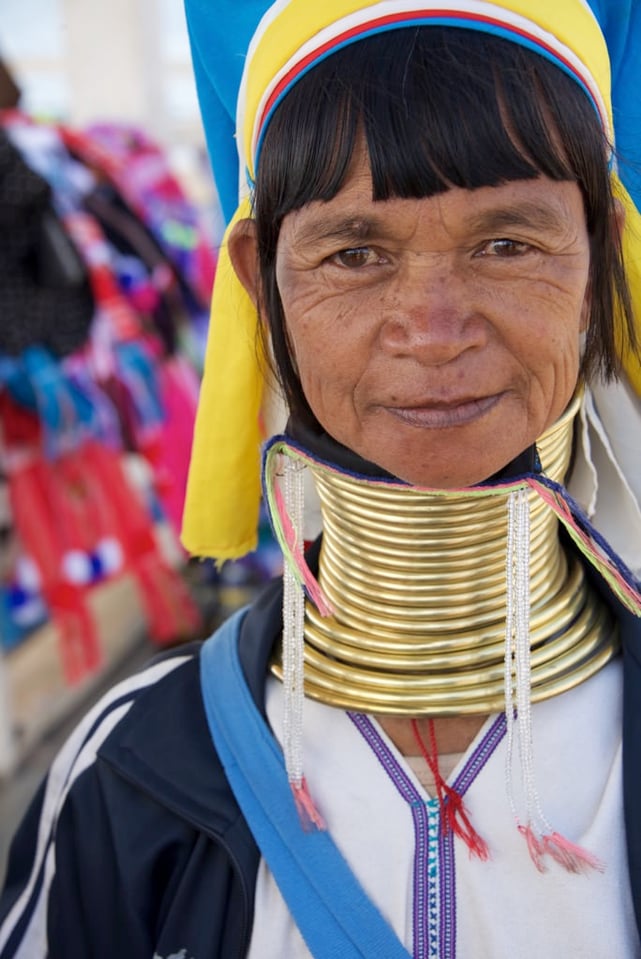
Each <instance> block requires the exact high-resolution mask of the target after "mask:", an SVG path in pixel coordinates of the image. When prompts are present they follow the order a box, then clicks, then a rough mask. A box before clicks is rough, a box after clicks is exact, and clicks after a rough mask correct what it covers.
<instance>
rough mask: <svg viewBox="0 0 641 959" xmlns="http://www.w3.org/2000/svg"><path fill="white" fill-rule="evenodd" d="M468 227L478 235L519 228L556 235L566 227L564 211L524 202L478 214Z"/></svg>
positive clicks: (471, 219) (545, 205)
mask: <svg viewBox="0 0 641 959" xmlns="http://www.w3.org/2000/svg"><path fill="white" fill-rule="evenodd" d="M468 225H469V226H470V228H471V229H472V230H473V231H478V232H479V233H497V232H499V233H500V232H501V230H506V229H510V228H511V227H519V226H522V227H529V228H530V229H531V228H532V227H534V229H537V230H545V231H552V232H554V233H558V232H561V231H563V230H564V229H565V227H566V211H565V209H564V208H557V207H556V206H550V205H548V204H547V203H530V202H528V201H524V202H523V203H518V204H516V205H515V206H506V207H499V208H498V209H490V210H486V211H485V212H483V213H478V214H477V215H476V216H473V217H471V218H470V220H469V221H468Z"/></svg>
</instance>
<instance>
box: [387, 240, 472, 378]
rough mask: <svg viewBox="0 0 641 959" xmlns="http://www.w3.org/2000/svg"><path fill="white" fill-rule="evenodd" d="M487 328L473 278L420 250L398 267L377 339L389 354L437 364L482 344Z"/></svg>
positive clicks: (453, 358) (448, 360) (428, 363)
mask: <svg viewBox="0 0 641 959" xmlns="http://www.w3.org/2000/svg"><path fill="white" fill-rule="evenodd" d="M487 334H488V324H487V320H486V318H485V316H484V314H483V313H482V312H481V310H480V309H479V304H478V302H477V297H476V296H475V284H474V282H473V279H470V278H469V277H466V276H465V275H464V274H463V273H462V272H461V271H460V270H457V269H456V268H454V267H453V266H449V265H447V264H442V263H434V262H432V261H431V258H430V257H420V256H417V257H415V259H414V262H412V263H411V264H409V265H408V266H407V268H406V269H404V270H402V271H401V273H399V276H398V284H397V286H396V288H395V290H394V292H393V293H392V294H391V295H390V296H389V298H387V302H386V304H385V316H384V322H383V325H382V327H381V342H382V345H383V348H384V349H385V350H386V351H387V352H388V353H389V354H390V355H393V356H412V357H414V358H416V359H419V360H420V361H421V362H422V363H424V364H426V365H430V366H440V365H443V364H446V363H450V362H452V361H453V360H455V359H456V358H457V357H458V356H460V355H461V354H462V353H464V352H466V351H467V350H471V349H477V348H479V347H481V346H483V344H484V343H485V341H486V338H487Z"/></svg>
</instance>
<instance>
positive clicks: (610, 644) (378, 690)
mask: <svg viewBox="0 0 641 959" xmlns="http://www.w3.org/2000/svg"><path fill="white" fill-rule="evenodd" d="M578 407H579V398H578V397H576V398H575V399H574V400H573V402H572V403H571V404H570V406H569V407H568V410H567V411H566V413H565V414H564V415H563V416H562V417H561V418H560V419H559V420H558V421H557V423H556V424H555V425H554V426H553V427H552V428H551V429H550V430H549V431H548V432H547V433H546V434H545V435H544V436H543V437H542V439H541V440H540V441H539V444H538V449H539V454H540V457H541V461H542V464H543V468H544V470H545V471H546V473H547V474H548V476H550V477H552V478H553V479H556V480H558V481H562V479H563V477H564V476H565V473H566V472H567V469H568V466H569V461H570V455H571V449H572V433H573V422H574V417H575V415H576V413H577V410H578ZM310 469H311V470H312V474H313V476H314V480H315V483H316V487H317V490H318V494H319V497H320V502H321V510H322V516H323V542H322V548H321V555H320V566H319V582H320V584H321V587H322V589H323V591H324V593H325V595H326V597H327V599H328V600H329V602H330V603H331V606H332V608H333V610H334V614H333V615H332V616H330V617H327V618H323V617H321V616H320V615H319V613H318V612H317V610H316V609H315V608H314V606H313V605H312V604H311V603H309V602H308V603H307V604H306V610H305V667H304V669H305V693H306V695H307V696H310V697H312V698H314V699H318V700H321V701H323V702H326V703H329V704H331V705H334V706H340V707H342V708H347V709H355V710H358V711H361V712H369V713H386V714H395V715H433V716H447V715H460V714H466V713H467V714H470V713H487V712H495V711H498V710H500V709H503V708H504V705H505V693H504V644H505V564H506V548H507V498H508V495H509V494H508V493H507V492H504V493H503V492H502V491H497V492H496V494H495V495H492V496H489V497H488V496H482V497H478V496H474V495H471V494H466V493H456V494H453V495H451V496H450V495H441V494H440V493H439V494H435V493H434V492H430V491H425V490H420V489H416V488H413V487H403V486H400V485H386V484H377V483H371V482H368V481H367V480H363V479H360V478H354V477H352V476H350V475H346V474H343V473H338V472H336V471H335V470H329V469H326V468H324V467H323V466H321V465H317V464H312V465H311V466H310ZM528 497H529V502H530V523H531V534H530V545H531V550H530V557H531V558H530V637H531V679H532V701H534V702H536V701H538V700H542V699H546V698H548V697H550V696H553V695H556V694H558V693H560V692H563V691H565V690H566V689H569V688H571V687H572V686H575V685H577V684H578V683H580V682H582V681H583V680H584V679H586V678H588V677H589V676H590V675H592V674H593V673H595V672H596V671H597V670H598V669H600V668H601V667H602V666H603V665H604V664H605V663H606V662H607V661H608V660H609V659H610V658H611V657H612V656H613V655H614V653H615V652H616V650H617V639H616V630H615V628H614V624H613V622H612V620H611V617H610V614H609V612H608V610H607V609H606V607H605V605H604V604H602V603H601V602H600V601H599V600H598V598H597V596H596V594H595V593H594V592H593V591H591V590H590V589H589V587H588V585H587V582H586V580H585V577H584V574H583V567H582V566H581V564H580V563H579V562H578V561H577V560H576V559H575V558H574V557H572V556H567V555H566V553H565V551H564V550H563V548H562V546H561V543H560V541H559V536H558V520H557V518H556V516H555V515H554V513H553V512H552V511H551V510H550V509H549V508H548V507H547V506H546V505H545V504H544V503H543V501H542V500H541V499H540V498H539V497H538V496H537V494H536V493H535V492H530V493H529V494H528ZM279 655H280V654H277V656H279ZM274 671H275V672H276V674H277V675H282V667H281V663H280V661H279V660H278V659H277V660H276V661H275V663H274Z"/></svg>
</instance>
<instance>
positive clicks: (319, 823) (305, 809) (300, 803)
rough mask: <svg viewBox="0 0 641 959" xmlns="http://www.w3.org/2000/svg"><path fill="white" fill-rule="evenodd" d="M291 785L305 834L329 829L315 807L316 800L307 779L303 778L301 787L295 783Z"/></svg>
mask: <svg viewBox="0 0 641 959" xmlns="http://www.w3.org/2000/svg"><path fill="white" fill-rule="evenodd" d="M290 785H291V787H292V794H293V796H294V802H295V803H296V810H297V812H298V818H299V819H300V822H301V826H302V827H303V829H304V830H305V832H312V830H314V829H317V830H319V831H323V830H325V829H327V826H326V824H325V820H324V819H323V817H322V816H321V814H320V813H319V811H318V809H317V808H316V806H315V805H314V800H313V799H312V797H311V795H310V792H309V789H308V787H307V780H306V779H305V777H304V776H303V778H302V779H301V781H300V785H298V786H297V785H296V784H295V783H290Z"/></svg>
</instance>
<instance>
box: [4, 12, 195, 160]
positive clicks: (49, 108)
mask: <svg viewBox="0 0 641 959" xmlns="http://www.w3.org/2000/svg"><path fill="white" fill-rule="evenodd" d="M0 52H1V53H2V56H3V57H4V58H5V59H6V60H7V62H8V63H9V65H10V67H11V69H12V72H13V73H14V75H15V77H16V80H17V81H18V83H19V85H20V86H21V87H22V89H23V94H24V96H23V100H22V104H21V105H22V106H23V107H24V109H25V110H27V111H28V112H30V113H35V114H44V115H49V116H52V117H53V118H55V119H62V120H65V121H67V122H70V123H72V124H84V123H86V122H89V121H92V120H100V119H117V120H126V121H131V122H133V123H137V124H139V125H141V126H143V127H144V128H145V129H146V130H147V131H148V132H149V133H150V134H151V135H153V136H154V137H156V138H157V139H159V140H160V141H161V142H163V143H164V144H165V145H169V144H172V143H176V142H182V143H194V144H202V142H203V138H202V132H201V127H200V120H199V116H198V106H197V101H196V93H195V87H194V82H193V77H192V73H191V64H190V60H189V46H188V41H187V30H186V26H185V21H184V11H183V6H182V0H0Z"/></svg>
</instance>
